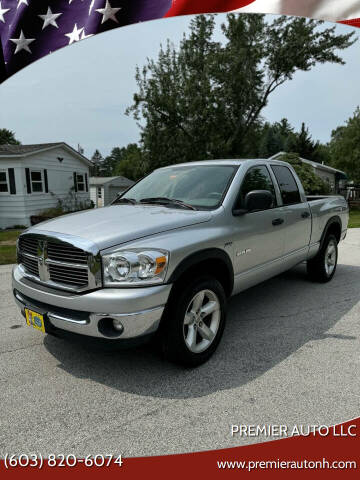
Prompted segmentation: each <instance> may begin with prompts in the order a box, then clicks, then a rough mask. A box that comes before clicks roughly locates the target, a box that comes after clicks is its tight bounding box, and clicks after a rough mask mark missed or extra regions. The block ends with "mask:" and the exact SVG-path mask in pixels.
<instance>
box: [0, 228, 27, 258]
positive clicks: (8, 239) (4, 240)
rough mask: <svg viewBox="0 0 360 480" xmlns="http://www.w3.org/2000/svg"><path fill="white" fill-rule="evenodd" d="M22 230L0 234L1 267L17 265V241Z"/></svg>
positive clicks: (5, 231)
mask: <svg viewBox="0 0 360 480" xmlns="http://www.w3.org/2000/svg"><path fill="white" fill-rule="evenodd" d="M21 232H22V230H4V231H3V232H0V265H8V264H9V263H16V240H17V238H18V236H19V235H20V233H21Z"/></svg>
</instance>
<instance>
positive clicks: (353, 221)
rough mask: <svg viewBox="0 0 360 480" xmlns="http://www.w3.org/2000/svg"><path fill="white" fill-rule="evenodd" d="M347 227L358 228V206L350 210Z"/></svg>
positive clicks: (359, 215) (359, 218)
mask: <svg viewBox="0 0 360 480" xmlns="http://www.w3.org/2000/svg"><path fill="white" fill-rule="evenodd" d="M349 228H360V208H353V209H352V210H350V220H349Z"/></svg>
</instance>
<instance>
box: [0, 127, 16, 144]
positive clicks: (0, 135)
mask: <svg viewBox="0 0 360 480" xmlns="http://www.w3.org/2000/svg"><path fill="white" fill-rule="evenodd" d="M0 145H20V142H19V140H17V139H16V138H15V133H14V132H12V131H11V130H8V129H6V128H0Z"/></svg>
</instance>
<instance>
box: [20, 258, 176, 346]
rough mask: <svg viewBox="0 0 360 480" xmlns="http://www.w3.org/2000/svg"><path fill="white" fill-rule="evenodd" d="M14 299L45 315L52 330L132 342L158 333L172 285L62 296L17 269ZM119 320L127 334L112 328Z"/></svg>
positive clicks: (22, 309)
mask: <svg viewBox="0 0 360 480" xmlns="http://www.w3.org/2000/svg"><path fill="white" fill-rule="evenodd" d="M12 284H13V292H14V298H15V301H16V303H17V305H18V306H19V307H20V309H21V311H22V313H23V314H24V309H25V308H26V307H27V308H29V309H32V310H35V311H37V312H39V313H44V315H45V317H46V320H47V322H48V324H49V327H50V328H49V332H51V330H52V328H54V329H59V330H65V331H68V332H71V333H75V334H80V335H85V336H89V337H98V338H103V339H108V340H128V339H134V338H138V337H143V336H144V337H145V336H148V335H150V334H152V333H154V332H155V331H156V330H157V329H158V327H159V324H160V320H161V317H162V314H163V311H164V308H165V305H166V302H167V300H168V297H169V294H170V290H171V285H159V286H153V287H146V288H118V289H116V288H104V289H100V290H96V291H93V292H89V293H84V294H73V293H68V292H59V291H55V290H54V289H50V288H48V287H44V286H42V285H38V284H36V283H34V282H32V281H29V280H28V279H27V278H25V277H24V276H23V274H22V272H21V270H20V269H19V268H18V267H17V266H15V267H14V269H13V274H12ZM112 319H116V320H119V321H120V322H121V324H122V326H123V331H116V330H115V329H114V328H112Z"/></svg>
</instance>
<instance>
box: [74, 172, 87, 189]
mask: <svg viewBox="0 0 360 480" xmlns="http://www.w3.org/2000/svg"><path fill="white" fill-rule="evenodd" d="M76 185H77V191H78V192H85V175H84V174H83V173H77V174H76Z"/></svg>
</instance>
